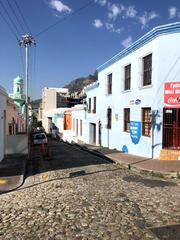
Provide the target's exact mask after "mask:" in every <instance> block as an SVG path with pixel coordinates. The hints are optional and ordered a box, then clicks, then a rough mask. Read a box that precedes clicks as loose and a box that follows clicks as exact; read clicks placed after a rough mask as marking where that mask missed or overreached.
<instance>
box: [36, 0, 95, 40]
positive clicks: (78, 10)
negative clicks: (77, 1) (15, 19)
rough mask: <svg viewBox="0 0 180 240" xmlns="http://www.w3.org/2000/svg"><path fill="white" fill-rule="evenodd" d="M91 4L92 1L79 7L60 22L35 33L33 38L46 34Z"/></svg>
mask: <svg viewBox="0 0 180 240" xmlns="http://www.w3.org/2000/svg"><path fill="white" fill-rule="evenodd" d="M92 3H94V0H91V1H90V2H88V3H87V4H85V5H83V6H82V7H80V8H79V9H77V10H75V11H74V12H72V13H71V14H70V15H68V16H66V17H64V18H63V19H60V20H58V21H56V22H55V23H54V24H52V25H49V26H48V27H46V28H45V29H44V30H42V31H40V32H39V33H37V34H36V35H35V37H37V36H39V35H41V34H43V33H45V32H47V31H49V30H50V29H51V28H53V27H55V26H56V25H57V24H59V23H62V22H64V21H66V20H67V19H68V18H69V17H72V16H74V15H76V14H77V13H79V12H80V11H82V10H83V9H85V8H87V7H89V6H90V5H91V4H92Z"/></svg>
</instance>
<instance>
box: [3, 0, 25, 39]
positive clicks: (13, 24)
mask: <svg viewBox="0 0 180 240" xmlns="http://www.w3.org/2000/svg"><path fill="white" fill-rule="evenodd" d="M0 4H1V6H2V8H3V9H4V11H5V13H6V14H7V16H8V19H9V21H10V22H11V24H12V26H13V27H14V29H16V33H17V35H20V31H19V29H18V28H17V26H16V24H15V23H14V21H13V19H12V18H11V17H10V14H9V12H8V10H7V9H6V7H5V5H4V4H3V2H2V1H0Z"/></svg>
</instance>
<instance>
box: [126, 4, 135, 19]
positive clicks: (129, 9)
mask: <svg viewBox="0 0 180 240" xmlns="http://www.w3.org/2000/svg"><path fill="white" fill-rule="evenodd" d="M136 15H137V11H136V9H135V7H134V6H129V7H127V8H126V17H130V18H134V17H136Z"/></svg>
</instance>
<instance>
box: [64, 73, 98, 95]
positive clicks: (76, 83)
mask: <svg viewBox="0 0 180 240" xmlns="http://www.w3.org/2000/svg"><path fill="white" fill-rule="evenodd" d="M96 80H97V74H96V73H95V74H94V75H89V76H88V77H80V78H76V79H74V80H72V81H71V82H70V83H68V84H67V85H65V86H64V87H65V88H68V89H69V92H71V93H72V92H81V91H82V89H83V88H84V87H85V86H87V85H89V84H91V83H93V82H95V81H96Z"/></svg>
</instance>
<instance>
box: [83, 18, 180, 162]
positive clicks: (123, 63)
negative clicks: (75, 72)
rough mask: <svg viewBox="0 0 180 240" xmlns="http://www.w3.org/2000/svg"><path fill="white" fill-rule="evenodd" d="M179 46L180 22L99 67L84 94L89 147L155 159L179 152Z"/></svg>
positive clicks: (153, 32)
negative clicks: (165, 152)
mask: <svg viewBox="0 0 180 240" xmlns="http://www.w3.org/2000/svg"><path fill="white" fill-rule="evenodd" d="M179 42H180V22H178V23H174V24H168V25H164V26H159V27H156V28H154V29H152V30H151V31H150V32H148V33H147V34H146V35H144V36H143V37H141V38H140V39H138V40H137V41H136V42H134V43H133V44H132V45H131V46H129V47H128V48H126V49H124V50H123V51H122V52H120V53H119V54H117V55H116V56H114V57H113V58H111V59H110V60H108V61H107V62H105V63H104V64H103V65H101V66H100V67H98V69H97V70H98V82H96V83H95V84H94V86H93V85H90V86H88V87H87V88H86V89H85V90H86V94H87V104H88V113H87V123H86V126H87V130H86V131H87V142H88V143H91V144H96V145H102V146H105V147H109V148H112V149H113V148H116V149H118V150H122V151H124V152H128V153H131V154H135V155H141V156H145V157H153V158H158V157H159V155H160V152H161V149H164V148H165V149H173V150H179V149H180V44H179ZM165 82H167V84H166V85H165ZM168 82H169V83H168ZM164 85H165V89H166V92H165V95H164ZM164 98H165V102H164Z"/></svg>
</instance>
